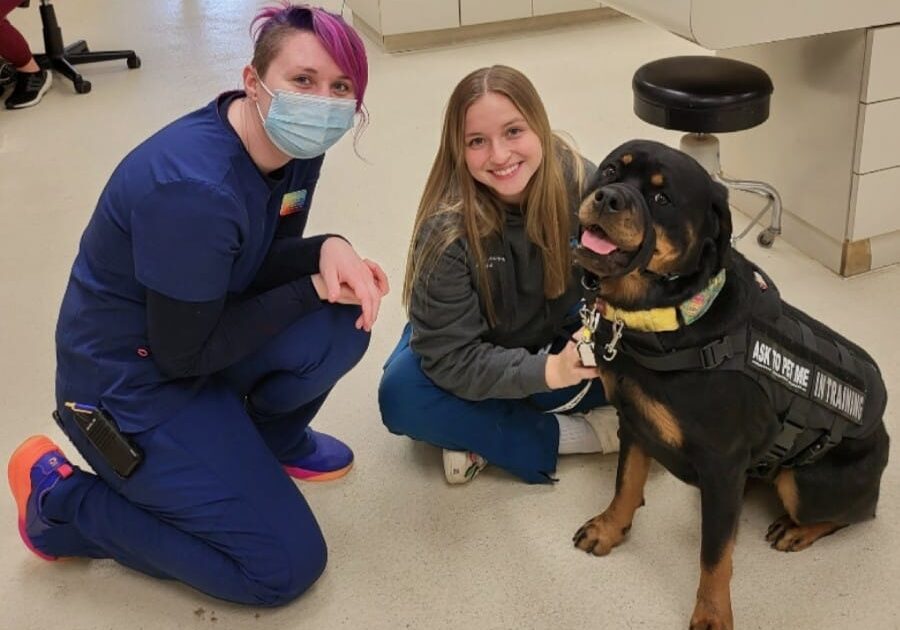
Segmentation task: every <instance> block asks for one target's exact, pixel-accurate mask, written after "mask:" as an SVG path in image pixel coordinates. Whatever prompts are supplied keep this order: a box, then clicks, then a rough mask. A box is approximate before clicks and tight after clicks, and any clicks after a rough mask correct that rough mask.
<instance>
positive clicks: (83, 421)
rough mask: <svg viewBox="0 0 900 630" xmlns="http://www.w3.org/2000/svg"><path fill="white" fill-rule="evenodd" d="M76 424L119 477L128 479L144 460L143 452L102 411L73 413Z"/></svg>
mask: <svg viewBox="0 0 900 630" xmlns="http://www.w3.org/2000/svg"><path fill="white" fill-rule="evenodd" d="M73 416H74V417H75V423H76V424H77V425H78V427H79V428H80V429H81V431H82V432H83V433H84V435H85V437H87V439H88V441H89V442H90V443H91V444H92V445H93V446H94V448H96V449H97V451H98V452H99V453H100V454H101V455H102V456H103V459H105V460H106V462H107V463H108V464H109V465H110V467H111V468H112V469H113V470H114V471H115V472H116V474H117V475H119V476H120V477H122V478H123V479H126V478H128V477H129V476H131V474H132V473H133V472H134V471H135V469H136V468H137V467H138V465H139V464H140V463H141V461H142V460H143V458H144V457H143V453H141V450H140V449H139V448H138V447H137V446H135V445H134V444H132V443H131V442H130V441H129V440H128V438H126V437H125V436H124V435H122V432H121V431H119V427H118V426H116V424H115V422H113V421H112V419H111V418H110V417H109V416H107V415H106V413H105V412H104V411H103V410H102V409H96V410H94V411H92V412H89V413H84V412H81V411H75V412H73Z"/></svg>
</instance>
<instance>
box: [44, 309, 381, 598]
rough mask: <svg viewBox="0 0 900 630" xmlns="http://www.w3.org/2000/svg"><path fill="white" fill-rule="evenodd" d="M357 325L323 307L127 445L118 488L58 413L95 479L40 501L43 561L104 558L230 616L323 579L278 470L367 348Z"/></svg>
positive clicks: (294, 495) (314, 532) (293, 492)
mask: <svg viewBox="0 0 900 630" xmlns="http://www.w3.org/2000/svg"><path fill="white" fill-rule="evenodd" d="M358 316H359V308H358V307H350V306H338V305H324V306H323V308H321V309H320V310H318V311H316V312H314V313H311V314H309V315H307V316H305V317H303V318H302V319H300V320H298V321H297V322H296V323H294V324H293V325H292V326H291V327H289V328H288V329H286V330H285V331H283V332H282V333H280V334H279V335H277V336H276V337H275V338H273V339H272V340H270V341H269V342H268V343H267V344H266V345H265V346H264V347H262V348H261V349H260V350H259V351H257V352H256V353H254V354H253V355H251V356H249V357H248V358H246V359H244V360H242V361H241V362H239V363H238V364H236V365H234V366H232V367H231V368H229V369H227V370H225V371H224V372H222V373H220V374H217V375H215V376H213V377H212V378H211V379H210V380H209V382H208V384H207V385H206V386H205V387H204V388H202V389H201V390H200V392H199V393H198V394H197V396H196V397H195V398H194V399H193V400H192V401H191V403H190V404H189V405H188V406H187V407H185V408H184V409H182V410H180V411H179V412H178V413H177V414H176V415H174V416H173V417H170V418H168V419H166V420H165V421H163V422H161V423H160V424H158V425H157V426H154V427H153V428H151V429H148V430H147V431H144V432H142V433H137V434H132V435H131V437H132V439H133V440H134V441H135V442H136V443H137V444H138V446H140V448H141V449H142V450H143V452H144V461H143V463H142V464H141V465H140V467H139V468H138V469H137V470H136V471H135V473H134V474H133V475H132V476H131V477H129V478H128V479H126V480H122V479H120V478H119V477H117V476H116V474H115V473H114V472H112V470H111V469H110V468H109V466H108V465H107V464H106V462H105V461H104V460H103V459H102V458H101V457H100V456H99V455H98V453H97V452H96V451H95V450H94V448H93V446H91V444H90V443H89V442H87V441H86V440H85V439H84V437H83V436H82V434H81V432H80V430H79V429H78V428H77V426H76V425H75V424H74V421H73V419H72V417H71V414H69V413H62V429H63V431H64V432H65V433H66V435H68V437H69V439H70V440H71V441H72V442H73V443H74V444H75V446H76V447H77V448H78V451H79V452H80V453H81V454H82V455H83V456H84V458H85V459H86V460H87V461H88V463H89V464H90V465H91V467H93V469H94V470H95V471H96V474H90V473H87V472H84V471H81V470H76V472H75V473H74V474H73V475H72V476H71V477H69V478H68V479H64V480H63V481H62V482H60V483H59V484H58V485H57V486H56V487H55V488H54V489H53V491H52V492H50V493H49V494H48V495H47V497H46V500H45V502H44V504H43V509H42V516H43V517H44V519H45V520H48V521H49V522H51V523H55V524H57V526H55V527H51V528H50V529H49V530H48V531H47V532H46V534H44V535H43V539H44V540H46V541H47V544H46V545H43V546H42V550H43V551H45V552H47V553H49V554H51V555H56V556H82V557H84V556H86V557H91V558H113V559H115V560H117V561H118V562H120V563H122V564H124V565H126V566H128V567H131V568H133V569H136V570H138V571H141V572H143V573H146V574H148V575H152V576H156V577H161V578H170V579H175V580H180V581H182V582H184V583H186V584H189V585H191V586H193V587H194V588H197V589H199V590H201V591H203V592H204V593H207V594H209V595H212V596H214V597H219V598H221V599H225V600H229V601H232V602H238V603H242V604H253V605H260V606H277V605H280V604H285V603H287V602H289V601H291V600H292V599H294V598H296V597H297V596H298V595H300V594H301V593H303V592H304V591H305V590H306V589H307V588H309V586H310V585H311V584H312V583H313V582H315V581H316V579H317V578H318V577H319V575H321V573H322V571H323V570H324V568H325V562H326V557H327V552H326V547H325V540H324V539H323V538H322V532H321V531H320V530H319V525H318V524H317V523H316V519H315V517H314V516H313V514H312V512H311V511H310V508H309V506H308V505H307V503H306V500H305V499H304V498H303V495H301V494H300V491H299V490H298V489H297V487H296V485H295V484H294V482H293V481H292V480H291V478H290V477H288V475H287V474H286V473H285V472H284V470H283V469H282V467H281V465H280V463H279V461H284V460H287V459H290V458H292V457H296V456H298V455H303V454H304V449H305V448H309V447H310V444H309V441H308V440H307V439H306V433H305V429H306V426H307V425H308V424H309V422H310V420H312V418H313V416H314V415H315V414H316V412H317V411H318V410H319V408H320V407H321V406H322V403H323V402H324V400H325V397H326V396H327V395H328V392H329V391H330V390H331V388H332V387H333V386H334V384H335V383H336V382H337V381H338V379H339V378H341V376H343V375H344V374H346V373H347V372H348V371H349V370H350V369H351V368H352V367H353V366H354V365H355V364H356V363H357V362H358V361H359V359H360V358H361V357H362V355H363V353H364V352H365V350H366V348H367V347H368V344H369V334H368V333H366V332H364V331H359V330H356V328H354V325H353V324H354V321H355V320H356V318H357V317H358ZM245 403H246V404H245ZM59 408H60V409H61V410H63V411H67V410H65V409H64V408H63V407H62V406H61V405H60V406H59Z"/></svg>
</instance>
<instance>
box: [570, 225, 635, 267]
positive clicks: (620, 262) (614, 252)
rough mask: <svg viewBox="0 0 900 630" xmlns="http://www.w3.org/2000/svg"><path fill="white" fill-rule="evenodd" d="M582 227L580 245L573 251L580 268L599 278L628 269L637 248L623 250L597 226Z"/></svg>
mask: <svg viewBox="0 0 900 630" xmlns="http://www.w3.org/2000/svg"><path fill="white" fill-rule="evenodd" d="M582 225H583V229H582V232H581V243H580V246H579V247H577V248H576V249H575V258H576V259H577V261H578V263H579V264H580V265H581V266H582V267H584V268H585V269H587V270H588V271H591V272H593V273H594V274H596V275H598V276H600V277H604V276H611V275H616V274H618V273H619V272H620V271H621V270H623V269H626V268H628V266H629V265H630V264H631V262H632V261H633V260H634V258H635V256H637V255H638V253H639V252H640V248H639V247H638V248H637V249H631V248H629V249H624V248H623V247H622V246H621V245H620V244H619V243H617V242H616V241H615V240H614V239H613V237H611V236H610V235H609V234H608V233H607V232H606V230H604V229H603V228H602V227H601V226H600V225H599V224H596V223H591V224H582Z"/></svg>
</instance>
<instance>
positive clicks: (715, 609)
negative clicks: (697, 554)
mask: <svg viewBox="0 0 900 630" xmlns="http://www.w3.org/2000/svg"><path fill="white" fill-rule="evenodd" d="M733 554H734V537H733V536H732V538H731V540H729V541H728V543H727V544H726V545H725V549H723V550H722V557H721V558H720V559H719V561H718V562H717V563H716V564H715V565H714V566H710V567H708V566H702V567H701V570H700V586H699V587H697V605H696V606H695V607H694V614H693V615H691V630H732V629H733V628H734V616H733V615H732V612H731V573H732V556H733Z"/></svg>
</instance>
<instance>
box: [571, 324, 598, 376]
mask: <svg viewBox="0 0 900 630" xmlns="http://www.w3.org/2000/svg"><path fill="white" fill-rule="evenodd" d="M575 350H577V351H578V357H579V358H580V359H581V365H583V366H584V367H597V355H595V354H594V339H593V334H592V333H591V331H590V329H588V328H582V329H581V339H579V340H578V343H577V344H575Z"/></svg>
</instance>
